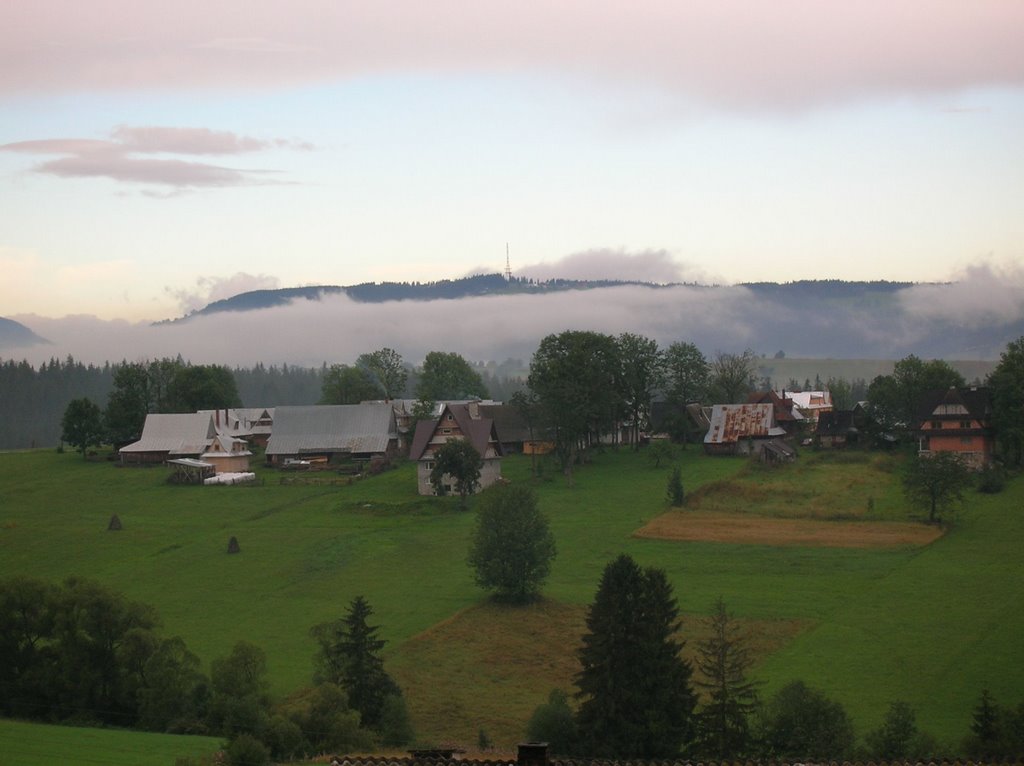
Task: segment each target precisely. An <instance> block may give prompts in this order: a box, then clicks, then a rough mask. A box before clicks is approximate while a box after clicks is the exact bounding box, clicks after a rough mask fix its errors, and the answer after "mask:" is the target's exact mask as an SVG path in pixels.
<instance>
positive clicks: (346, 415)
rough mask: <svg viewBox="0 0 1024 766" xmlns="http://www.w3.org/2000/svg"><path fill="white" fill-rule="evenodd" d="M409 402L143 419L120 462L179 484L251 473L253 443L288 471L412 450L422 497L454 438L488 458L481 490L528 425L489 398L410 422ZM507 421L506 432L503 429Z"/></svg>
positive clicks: (358, 463)
mask: <svg viewBox="0 0 1024 766" xmlns="http://www.w3.org/2000/svg"><path fill="white" fill-rule="evenodd" d="M414 405H415V402H414V401H411V400H394V401H390V402H363V403H361V404H345V405H311V406H295V407H267V408H262V409H261V408H250V409H244V408H235V409H220V410H202V411H200V412H195V413H186V414H150V415H147V416H146V422H145V425H144V426H143V430H142V436H141V438H140V439H139V440H138V441H136V442H133V443H132V444H128V445H126V446H124V447H122V448H121V449H120V450H119V456H120V460H121V464H122V465H126V466H129V465H156V464H166V465H168V466H170V467H171V468H172V470H173V472H174V473H173V476H174V478H175V480H177V481H179V482H182V483H200V482H203V483H210V484H212V483H228V482H229V481H234V480H236V479H235V478H234V477H239V476H253V477H254V474H251V473H248V472H249V468H250V461H251V459H252V457H253V452H252V450H251V449H250V447H251V446H253V445H259V446H260V447H262V448H263V449H264V456H265V460H266V464H267V465H269V466H273V467H277V468H282V469H308V468H317V467H323V468H327V467H330V468H332V469H338V470H343V469H345V468H346V467H348V468H351V469H352V470H358V471H362V470H367V469H369V470H370V471H373V470H375V469H377V468H379V467H382V466H384V465H386V464H388V463H389V462H390V461H391V460H392V459H393V458H394V457H396V456H398V455H401V454H406V453H407V452H408V454H409V456H410V458H411V459H413V460H415V461H417V476H418V487H419V492H420V494H424V495H430V494H434V487H433V486H432V484H431V482H430V473H431V471H432V470H433V456H434V453H435V452H436V450H437V449H438V447H440V446H441V445H442V444H443V443H445V442H446V441H448V440H449V439H468V440H469V442H470V443H471V444H472V445H473V446H474V447H475V448H476V450H477V452H479V453H480V455H481V456H482V457H483V461H484V464H483V468H482V470H481V473H480V488H481V489H483V488H486V487H488V486H490V485H492V484H494V483H495V482H497V481H498V480H500V478H501V458H502V456H503V455H505V454H506V452H507V450H508V449H509V448H517V449H523V446H524V445H523V444H522V442H523V441H528V435H527V429H526V428H525V426H523V425H522V424H521V423H519V422H518V420H519V419H518V418H517V416H516V414H515V412H514V411H513V410H512V408H511V407H506V406H504V405H502V404H501V403H500V402H492V401H486V402H481V401H457V402H441V403H439V404H438V405H437V406H436V407H435V410H434V412H433V413H432V416H431V417H430V418H428V419H425V420H420V421H419V422H414V420H413V417H412V414H411V413H412V408H413V406H414ZM498 422H504V423H505V424H506V425H507V426H508V427H507V429H505V431H504V434H505V438H511V439H513V440H518V442H517V441H513V442H508V441H505V442H502V441H501V440H500V439H499V436H498V433H499V431H498V427H497V423H498Z"/></svg>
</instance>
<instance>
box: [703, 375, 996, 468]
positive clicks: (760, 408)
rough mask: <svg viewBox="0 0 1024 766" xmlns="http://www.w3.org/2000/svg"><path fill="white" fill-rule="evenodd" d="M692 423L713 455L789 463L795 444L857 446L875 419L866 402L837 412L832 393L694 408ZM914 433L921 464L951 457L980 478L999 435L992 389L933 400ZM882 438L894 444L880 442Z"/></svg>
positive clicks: (770, 395) (953, 391)
mask: <svg viewBox="0 0 1024 766" xmlns="http://www.w3.org/2000/svg"><path fill="white" fill-rule="evenodd" d="M688 415H689V417H690V419H691V421H692V422H693V423H695V424H696V425H697V427H699V428H701V430H703V431H704V432H705V436H704V449H705V451H706V452H707V453H708V454H715V455H722V454H727V455H756V456H758V457H759V458H761V459H762V460H764V461H765V462H775V461H780V460H789V459H792V458H793V457H795V454H796V453H795V450H794V449H793V447H792V445H793V444H795V443H804V444H810V443H813V442H815V441H816V442H817V443H818V444H819V445H820V446H822V447H829V448H838V447H844V446H846V445H848V444H855V443H857V442H858V441H859V440H860V439H861V438H862V437H863V435H864V431H865V427H866V425H867V424H868V421H869V419H870V411H869V408H868V407H867V403H866V402H860V403H858V404H857V405H856V406H855V407H853V408H852V409H849V410H837V409H834V408H833V406H832V400H831V396H830V394H829V392H828V391H803V392H799V391H766V392H758V393H754V394H751V395H750V398H749V400H748V401H747V402H746V403H744V404H716V405H714V406H713V407H700V406H698V405H691V406H690V407H689V408H688ZM911 425H912V427H911V432H912V433H913V434H914V435H915V436H916V437H917V442H918V454H919V455H920V456H922V457H928V456H930V455H933V454H935V453H937V452H952V453H955V454H957V455H958V456H959V457H960V458H961V459H962V460H963V461H964V462H965V463H967V465H969V466H970V467H972V468H974V469H975V470H980V469H982V468H984V467H986V466H988V465H989V464H991V462H992V456H993V454H994V452H995V430H994V429H993V427H992V394H991V391H990V390H989V389H988V388H985V387H982V386H970V387H961V388H950V389H948V390H944V391H931V392H928V393H927V394H925V395H924V396H923V397H922V398H921V400H920V408H919V412H918V416H917V420H916V422H915V423H913V424H911ZM881 438H883V439H886V438H889V439H891V438H893V437H891V436H888V435H885V434H883V435H882V437H881Z"/></svg>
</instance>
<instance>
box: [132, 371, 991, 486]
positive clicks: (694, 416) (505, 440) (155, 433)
mask: <svg viewBox="0 0 1024 766" xmlns="http://www.w3.org/2000/svg"><path fill="white" fill-rule="evenodd" d="M414 406H415V402H414V401H411V400H393V401H389V402H363V403H361V404H351V405H314V406H301V407H267V408H235V409H220V410H203V411H200V412H195V413H187V414H150V415H148V416H147V417H146V422H145V426H144V428H143V431H142V437H141V438H140V439H139V440H138V441H136V442H134V443H132V444H129V445H127V446H125V447H122V448H121V449H120V459H121V463H122V464H123V465H147V464H168V465H170V466H172V467H173V469H174V471H175V477H176V478H177V480H179V481H182V482H200V481H202V482H207V483H227V482H231V481H236V480H242V479H240V478H238V477H246V476H252V474H251V473H248V472H249V466H250V460H251V459H252V457H253V453H252V451H251V447H252V446H256V445H258V446H259V447H261V448H263V450H264V455H265V459H266V462H267V464H268V465H270V466H274V467H278V468H283V469H289V468H313V467H331V468H335V469H338V470H342V469H343V468H344V467H345V466H349V467H353V470H359V471H362V470H365V469H367V468H369V470H371V471H373V470H375V468H378V467H381V466H383V465H386V464H387V463H388V462H390V460H391V459H393V458H394V457H396V456H398V455H404V454H408V456H409V457H410V459H412V460H415V461H416V463H417V486H418V488H419V492H420V494H424V495H430V494H434V487H433V485H432V484H431V481H430V475H431V472H432V470H433V468H434V455H435V453H436V451H437V449H438V448H439V447H440V446H441V445H442V444H444V443H445V442H447V441H449V440H451V439H466V440H468V441H469V442H470V443H471V444H472V445H473V447H474V448H475V449H476V451H477V452H478V453H480V455H481V456H482V458H483V468H482V470H481V474H480V483H479V488H480V489H484V488H486V487H488V486H491V485H492V484H494V483H495V482H497V481H499V480H500V479H501V459H502V457H503V456H504V455H505V454H507V453H508V452H509V451H513V450H514V451H520V452H527V453H528V452H531V451H533V452H543V451H546V450H548V449H550V446H551V445H550V444H548V443H547V442H545V441H544V440H543V439H542V438H541V439H533V438H532V436H531V434H530V432H529V429H528V428H527V427H526V424H525V423H524V422H523V420H522V418H521V417H520V416H519V414H518V413H517V412H516V411H515V410H514V409H513V408H512V407H510V406H506V405H502V404H501V403H500V402H493V401H478V400H474V401H450V402H441V403H438V404H437V405H436V407H435V409H434V411H433V412H432V413H431V416H430V417H428V418H426V419H421V420H419V421H418V422H416V421H415V420H414V418H413V416H412V411H413V407H414ZM686 415H687V417H688V418H689V419H690V421H691V423H692V424H693V425H694V426H695V427H696V428H697V429H699V430H700V432H702V433H704V439H703V440H704V449H705V451H706V452H707V453H708V454H713V455H752V456H756V457H757V458H759V459H760V460H762V461H764V462H783V461H788V460H792V459H793V458H795V457H796V450H795V447H794V446H793V445H794V444H798V443H804V444H807V443H811V442H812V441H813V440H814V439H817V442H818V444H820V445H821V446H823V447H843V446H845V445H847V444H851V443H855V442H857V441H858V440H859V439H860V438H861V436H862V434H863V431H864V428H865V423H866V421H867V419H868V417H869V414H868V410H867V409H866V408H865V406H864V403H860V404H858V405H857V406H856V407H854V408H853V409H851V410H836V409H834V408H833V406H832V400H831V396H830V394H829V392H828V391H803V392H793V391H765V392H757V393H754V394H751V395H750V397H749V399H748V401H747V402H745V403H743V404H716V405H713V406H711V407H702V406H700V405H697V404H692V405H689V406H688V407H687V408H686ZM991 415H992V397H991V392H990V391H989V390H988V389H987V388H983V387H969V388H950V389H949V390H946V391H936V392H932V393H929V394H928V395H926V396H925V397H924V398H923V399H922V401H921V409H920V414H919V418H918V421H917V423H915V424H914V428H913V432H914V434H915V435H916V436H917V438H918V451H919V453H920V454H921V455H922V456H928V455H931V454H934V453H936V452H955V453H957V454H958V455H959V456H960V457H961V458H963V459H964V460H965V462H967V463H968V464H969V465H970V466H972V467H973V468H976V469H980V468H983V467H985V466H987V465H988V464H989V463H990V462H991V460H992V455H993V453H994V441H995V436H994V430H993V428H992V423H991ZM628 431H629V429H625V430H624V431H623V434H625V433H627V432H628ZM620 443H625V441H623V442H620Z"/></svg>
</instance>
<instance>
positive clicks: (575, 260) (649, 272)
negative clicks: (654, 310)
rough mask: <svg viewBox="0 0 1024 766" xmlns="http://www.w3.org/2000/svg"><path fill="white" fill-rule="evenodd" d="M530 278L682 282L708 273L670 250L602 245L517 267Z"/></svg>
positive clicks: (517, 273) (697, 279) (704, 277)
mask: <svg viewBox="0 0 1024 766" xmlns="http://www.w3.org/2000/svg"><path fill="white" fill-rule="evenodd" d="M514 274H515V276H517V277H526V278H528V279H537V280H548V279H591V280H594V279H608V280H617V281H634V282H654V283H662V284H668V283H680V282H706V281H708V276H707V275H706V274H704V273H703V272H700V273H697V272H694V271H693V270H691V269H688V268H687V267H685V266H684V265H683V264H680V263H678V262H676V261H675V260H673V258H672V255H671V254H670V253H669V252H668V251H667V250H642V251H639V252H636V253H630V252H627V251H625V250H613V249H611V248H599V249H595V250H587V251H585V252H582V253H573V254H571V255H567V256H565V257H564V258H560V259H558V260H557V261H553V262H550V263H536V264H532V265H528V266H523V267H521V268H517V269H515V270H514Z"/></svg>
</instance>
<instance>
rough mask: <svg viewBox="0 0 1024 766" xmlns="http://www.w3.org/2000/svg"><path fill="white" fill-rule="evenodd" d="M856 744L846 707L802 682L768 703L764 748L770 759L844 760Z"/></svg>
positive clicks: (795, 683)
mask: <svg viewBox="0 0 1024 766" xmlns="http://www.w3.org/2000/svg"><path fill="white" fill-rule="evenodd" d="M853 743H854V735H853V724H852V723H851V722H850V718H849V716H848V715H847V714H846V710H845V709H844V708H843V706H842V705H840V704H839V703H838V702H835V701H833V700H830V699H829V698H828V697H826V696H825V695H824V694H823V693H821V692H820V691H818V690H816V689H811V688H810V687H808V686H807V685H806V684H804V683H803V681H793V682H792V683H790V684H787V685H786V686H784V687H782V688H781V689H780V690H779V691H778V692H777V693H776V694H775V696H774V697H772V699H771V700H770V701H769V703H768V709H767V711H766V721H765V731H764V747H765V749H766V750H767V755H769V756H771V757H774V758H823V759H828V760H841V759H843V758H844V757H846V756H847V755H848V754H849V753H850V751H851V749H852V748H853Z"/></svg>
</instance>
